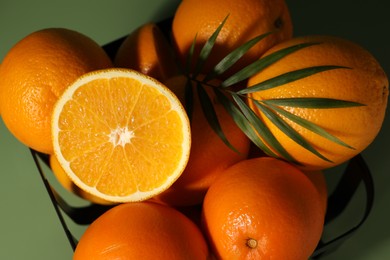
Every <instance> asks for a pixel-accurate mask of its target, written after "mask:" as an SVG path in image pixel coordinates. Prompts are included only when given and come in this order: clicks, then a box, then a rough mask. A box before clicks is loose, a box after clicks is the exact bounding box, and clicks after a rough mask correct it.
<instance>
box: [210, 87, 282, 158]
mask: <svg viewBox="0 0 390 260" xmlns="http://www.w3.org/2000/svg"><path fill="white" fill-rule="evenodd" d="M214 92H215V95H216V96H217V98H218V101H219V102H221V104H222V105H223V106H224V108H225V109H226V111H227V112H228V113H229V114H230V116H231V117H232V118H233V120H234V122H235V123H236V125H237V126H238V127H239V128H240V129H241V130H242V131H243V132H244V133H245V134H246V136H247V137H248V138H249V139H250V140H251V141H252V142H253V143H254V144H255V145H256V146H258V147H259V148H260V149H261V150H263V151H264V152H265V153H266V154H268V155H269V156H273V157H277V155H276V154H275V153H274V152H273V151H272V150H270V149H269V148H268V146H267V145H265V144H264V142H263V141H262V140H261V139H260V138H259V136H258V135H257V133H256V131H255V130H254V129H253V127H252V126H251V124H250V123H249V122H248V120H247V118H246V117H245V116H244V115H243V114H242V113H241V111H240V110H239V109H238V108H237V107H236V106H235V105H234V103H232V102H231V101H230V100H229V99H228V98H227V97H226V96H225V95H224V94H223V93H222V92H221V91H220V90H219V89H217V88H215V89H214Z"/></svg>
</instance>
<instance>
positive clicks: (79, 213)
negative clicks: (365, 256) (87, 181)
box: [30, 149, 375, 259]
mask: <svg viewBox="0 0 390 260" xmlns="http://www.w3.org/2000/svg"><path fill="white" fill-rule="evenodd" d="M30 151H31V155H32V157H33V160H34V162H35V164H36V166H37V170H38V172H39V175H40V177H41V180H42V182H43V184H44V186H45V189H46V191H47V193H48V195H49V197H50V200H51V203H52V205H53V207H54V210H55V212H56V214H57V216H58V219H59V221H60V223H61V226H62V228H63V230H64V232H65V235H66V236H67V238H68V240H69V243H70V246H71V247H72V250H75V249H76V246H77V243H78V239H77V238H76V237H75V236H73V234H72V232H71V231H70V229H69V227H68V224H67V223H66V221H65V218H64V216H63V214H64V213H65V214H66V215H67V216H68V217H69V218H70V219H71V220H72V221H73V222H74V223H76V224H78V225H89V224H91V223H92V222H93V221H94V220H95V219H97V218H98V217H99V216H100V215H101V214H103V213H104V212H106V211H107V210H109V209H110V208H112V207H114V206H115V205H111V206H106V205H99V204H94V203H90V204H88V205H87V206H81V207H80V206H79V207H75V206H72V205H70V204H69V203H68V202H67V201H66V200H65V199H64V198H63V197H62V196H61V195H60V194H59V193H58V192H57V191H56V190H55V189H54V188H53V187H52V185H51V184H50V183H49V181H48V178H47V177H46V175H45V173H44V171H43V167H42V163H44V164H46V166H49V160H48V156H47V155H45V154H42V153H39V152H37V151H35V150H33V149H30ZM361 184H363V185H364V191H365V196H366V201H365V205H364V214H363V216H361V219H360V220H359V222H358V223H357V224H356V225H355V226H353V227H352V228H350V229H348V230H346V231H344V232H342V233H341V234H340V235H337V236H335V238H333V239H330V240H328V241H324V240H323V239H321V241H320V242H319V244H318V246H317V248H316V250H315V251H314V253H313V254H312V256H311V257H312V259H319V258H321V257H322V256H324V255H327V254H329V253H331V252H333V251H335V250H336V249H337V248H338V247H339V246H340V245H342V243H344V241H346V240H347V239H348V238H350V237H351V236H352V235H353V234H354V233H355V232H356V231H357V230H358V229H359V228H360V227H361V226H362V225H363V224H364V222H365V221H366V220H367V218H368V217H369V215H370V212H371V209H372V206H373V203H374V193H375V192H374V191H375V190H374V182H373V179H372V175H371V172H370V170H369V168H368V166H367V164H366V162H365V160H364V158H363V156H362V155H361V154H358V155H357V156H355V157H354V158H352V159H351V160H350V161H349V162H348V163H347V166H346V168H345V170H344V172H343V173H342V176H341V178H340V180H339V181H338V183H337V184H336V187H335V189H334V190H333V192H332V193H331V194H329V196H328V207H327V213H326V216H325V223H324V228H326V227H327V225H328V224H330V223H331V222H332V221H334V220H335V219H337V218H338V217H340V216H341V215H342V213H343V212H344V210H345V209H346V208H347V206H348V205H349V203H350V201H351V199H352V198H353V197H354V195H355V193H356V191H357V190H358V189H359V187H360V185H361Z"/></svg>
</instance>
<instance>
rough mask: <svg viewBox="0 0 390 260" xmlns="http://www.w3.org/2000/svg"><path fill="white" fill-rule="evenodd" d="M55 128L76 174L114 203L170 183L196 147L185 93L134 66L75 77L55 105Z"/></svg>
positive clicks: (65, 162) (66, 165)
mask: <svg viewBox="0 0 390 260" xmlns="http://www.w3.org/2000/svg"><path fill="white" fill-rule="evenodd" d="M52 135H53V136H52V139H53V147H54V152H55V155H56V157H57V160H58V161H59V163H60V165H61V166H62V168H63V170H64V171H65V172H66V173H67V174H68V175H69V177H70V179H71V180H72V181H73V182H74V183H75V184H76V185H77V186H79V187H80V188H81V189H83V190H85V191H86V192H89V193H91V194H92V195H94V196H96V197H99V198H101V199H103V200H106V201H111V202H130V201H142V200H146V199H148V198H151V197H153V196H154V195H157V194H159V193H161V192H163V191H164V190H166V189H167V188H169V187H170V186H171V185H172V183H173V182H174V181H175V180H176V179H177V178H178V177H179V176H180V175H181V173H182V172H183V170H184V168H185V166H186V164H187V161H188V158H189V152H190V146H191V133H190V123H189V120H188V117H187V114H186V112H185V110H184V108H183V106H182V105H181V103H180V101H179V100H178V98H177V97H176V96H175V95H174V94H173V93H172V92H171V91H170V90H169V89H168V88H166V87H165V86H164V85H163V84H161V83H160V82H158V81H157V80H155V79H153V78H151V77H148V76H146V75H144V74H141V73H139V72H137V71H134V70H130V69H104V70H99V71H94V72H90V73H87V74H85V75H83V76H82V77H80V78H79V79H78V80H76V81H75V82H74V83H73V84H72V85H71V86H69V87H68V88H67V89H66V90H65V91H64V93H63V95H62V96H61V97H60V98H59V100H58V101H57V103H56V105H55V107H54V111H53V116H52Z"/></svg>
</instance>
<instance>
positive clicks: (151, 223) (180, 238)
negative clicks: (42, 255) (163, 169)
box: [73, 202, 209, 260]
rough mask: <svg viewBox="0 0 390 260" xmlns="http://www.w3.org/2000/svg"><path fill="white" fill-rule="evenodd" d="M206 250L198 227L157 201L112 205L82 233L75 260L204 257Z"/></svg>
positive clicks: (206, 255) (179, 259)
mask: <svg viewBox="0 0 390 260" xmlns="http://www.w3.org/2000/svg"><path fill="white" fill-rule="evenodd" d="M208 255H209V251H208V248H207V244H206V241H205V239H204V237H203V235H202V233H201V231H200V230H199V228H198V227H197V226H196V225H195V224H194V223H193V222H192V221H191V220H190V219H188V218H187V217H185V216H184V215H183V214H182V213H180V212H179V211H177V210H175V209H173V208H170V207H167V206H164V205H159V204H157V203H151V202H134V203H125V204H120V205H118V206H115V207H114V208H112V209H110V210H109V211H107V212H106V213H104V214H103V215H101V216H100V217H99V218H98V219H97V220H95V221H94V222H93V223H92V224H91V225H90V226H89V227H88V228H87V230H86V231H85V233H84V234H83V235H82V236H81V239H80V241H79V243H78V245H77V248H76V250H75V253H74V256H73V259H74V260H88V259H94V260H103V259H105V260H111V259H129V260H130V259H146V260H147V259H151V260H152V259H161V260H164V259H166V260H175V259H177V260H182V259H189V260H191V259H193V260H202V259H204V260H206V259H208Z"/></svg>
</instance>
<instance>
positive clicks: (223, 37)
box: [172, 0, 292, 74]
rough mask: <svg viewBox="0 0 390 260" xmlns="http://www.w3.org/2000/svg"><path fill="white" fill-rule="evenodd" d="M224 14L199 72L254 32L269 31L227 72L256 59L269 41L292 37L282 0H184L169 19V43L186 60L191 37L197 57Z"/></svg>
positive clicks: (268, 44) (271, 42)
mask: <svg viewBox="0 0 390 260" xmlns="http://www.w3.org/2000/svg"><path fill="white" fill-rule="evenodd" d="M228 15H229V17H228V19H227V21H226V23H225V25H224V26H223V28H222V30H221V32H220V34H219V36H218V38H217V41H216V44H215V46H214V48H213V51H212V53H211V56H210V57H209V59H208V60H207V62H206V64H205V69H204V70H203V73H207V72H209V71H210V70H211V69H212V68H213V66H215V65H216V64H217V63H218V62H219V61H220V60H221V59H222V58H223V57H225V56H226V55H227V54H228V53H230V52H231V51H232V50H234V49H235V48H237V47H239V46H240V45H242V44H243V43H245V42H247V41H249V40H250V39H252V38H254V37H256V36H259V35H261V34H265V33H269V32H273V33H272V34H271V35H269V36H267V37H266V38H264V39H263V40H261V41H260V42H259V43H258V44H256V45H255V46H254V47H252V48H251V49H250V50H249V51H248V52H247V53H246V54H245V55H244V56H243V57H242V59H240V60H239V61H238V62H237V63H236V65H235V66H234V67H233V68H232V70H231V71H229V73H230V74H232V73H234V72H236V71H237V70H239V69H241V68H242V67H244V66H246V65H248V64H250V63H252V62H254V61H255V60H257V59H258V57H259V56H260V55H261V54H263V53H264V52H265V51H266V50H267V49H269V48H270V47H272V46H273V45H275V44H277V43H279V42H281V41H284V40H287V39H290V38H291V37H292V21H291V18H290V13H289V10H288V7H287V5H286V3H285V1H284V0H261V1H259V0H241V1H235V0H218V1H208V0H185V1H181V3H180V5H179V6H178V8H177V10H176V12H175V14H174V17H173V23H172V36H173V43H174V45H175V46H176V49H177V52H178V54H179V56H180V57H181V60H182V61H183V62H184V61H185V60H186V55H187V53H188V51H189V49H190V46H191V45H192V43H193V41H194V38H195V37H196V49H195V59H197V57H198V54H199V52H200V49H201V47H202V46H203V45H204V43H205V42H206V41H207V39H208V38H209V37H210V36H211V35H212V34H213V33H214V31H215V30H216V29H217V27H218V26H219V25H220V24H221V22H222V21H223V20H224V19H225V17H226V16H228Z"/></svg>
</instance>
